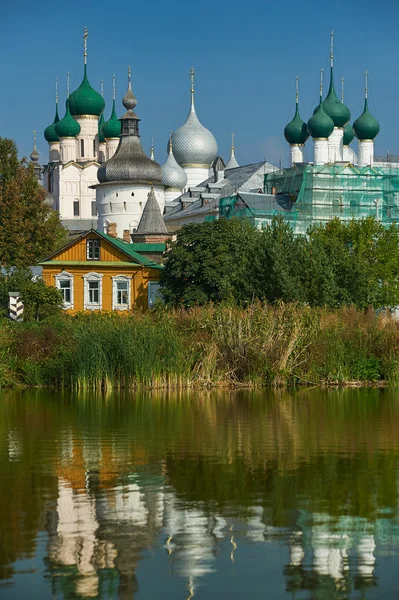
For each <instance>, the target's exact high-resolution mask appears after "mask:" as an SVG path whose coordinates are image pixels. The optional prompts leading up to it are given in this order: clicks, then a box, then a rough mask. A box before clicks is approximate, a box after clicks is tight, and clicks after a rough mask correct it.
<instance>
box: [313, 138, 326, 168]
mask: <svg viewBox="0 0 399 600" xmlns="http://www.w3.org/2000/svg"><path fill="white" fill-rule="evenodd" d="M313 142H314V146H313V151H314V158H313V162H314V164H315V165H325V164H327V163H328V139H327V138H314V140H313Z"/></svg>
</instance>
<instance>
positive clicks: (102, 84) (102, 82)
mask: <svg viewBox="0 0 399 600" xmlns="http://www.w3.org/2000/svg"><path fill="white" fill-rule="evenodd" d="M100 90H101V96H102V97H103V98H104V79H101V80H100Z"/></svg>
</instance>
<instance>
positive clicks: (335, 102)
mask: <svg viewBox="0 0 399 600" xmlns="http://www.w3.org/2000/svg"><path fill="white" fill-rule="evenodd" d="M333 44H334V32H333V31H332V32H331V51H330V87H329V90H328V94H327V96H326V99H325V100H324V102H323V108H324V111H325V112H326V113H327V114H328V116H329V117H331V119H332V120H333V121H334V126H335V127H344V126H345V125H346V123H347V122H348V121H349V119H350V118H351V113H350V111H349V108H348V107H347V106H345V104H344V103H343V102H340V101H339V99H338V97H337V94H336V93H335V87H334V47H333Z"/></svg>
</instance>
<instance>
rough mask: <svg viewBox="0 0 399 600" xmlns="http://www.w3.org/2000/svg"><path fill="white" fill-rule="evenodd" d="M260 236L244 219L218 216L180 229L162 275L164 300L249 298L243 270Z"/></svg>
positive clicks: (250, 289)
mask: <svg viewBox="0 0 399 600" xmlns="http://www.w3.org/2000/svg"><path fill="white" fill-rule="evenodd" d="M260 238H261V233H260V231H258V230H257V229H255V228H254V227H253V226H252V225H251V224H250V223H249V222H248V221H246V220H238V219H232V220H229V221H228V220H225V219H221V220H217V221H213V222H210V223H201V224H197V223H192V224H190V225H186V226H185V227H183V229H181V230H180V231H179V233H178V237H177V242H176V243H175V244H174V246H173V249H172V250H171V251H170V253H169V254H168V257H167V259H166V265H165V267H166V268H165V270H164V272H163V274H162V279H161V283H162V293H163V296H164V298H165V300H166V302H167V303H169V304H172V305H177V304H180V303H182V304H184V305H186V306H192V305H201V304H205V303H206V302H209V301H212V302H233V303H242V302H246V301H250V300H251V299H252V298H253V297H254V294H255V289H254V286H253V281H251V280H250V278H249V277H248V274H249V273H251V271H252V270H253V263H254V260H255V257H256V252H257V247H258V245H259V242H260Z"/></svg>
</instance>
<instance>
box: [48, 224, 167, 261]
mask: <svg viewBox="0 0 399 600" xmlns="http://www.w3.org/2000/svg"><path fill="white" fill-rule="evenodd" d="M91 233H95V234H96V235H98V236H99V237H100V238H103V239H104V240H106V241H107V242H109V243H110V244H111V245H112V246H114V247H115V248H118V250H121V251H122V252H123V253H124V254H126V256H127V257H128V258H131V259H133V261H134V262H136V263H138V264H139V265H142V266H143V267H147V268H148V269H158V270H162V269H163V265H160V264H159V263H156V262H155V261H153V260H151V259H149V258H147V257H145V256H142V255H141V254H139V253H138V252H136V251H135V250H134V248H133V247H132V246H134V244H129V243H128V242H124V241H122V240H118V239H117V238H114V237H111V236H110V235H108V234H106V233H102V232H101V231H96V230H95V229H90V231H86V232H85V233H82V234H81V235H80V236H78V237H76V238H75V239H74V240H72V241H71V242H69V243H68V244H65V246H63V247H62V248H59V249H58V250H56V251H55V252H53V253H52V254H50V256H47V258H45V259H44V260H43V261H42V262H41V263H40V265H42V266H43V265H47V264H49V263H50V264H52V265H60V266H64V265H74V266H87V265H88V264H92V265H93V266H94V265H102V266H111V265H113V266H116V265H117V264H119V265H121V266H128V265H131V261H130V262H129V261H125V262H123V261H115V262H114V261H105V262H104V261H100V260H88V261H71V260H52V258H53V257H54V256H57V254H59V253H60V252H62V250H65V249H66V248H69V247H70V246H73V245H74V244H75V243H76V242H77V241H78V240H81V239H83V238H85V237H87V236H88V235H89V234H91Z"/></svg>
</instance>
